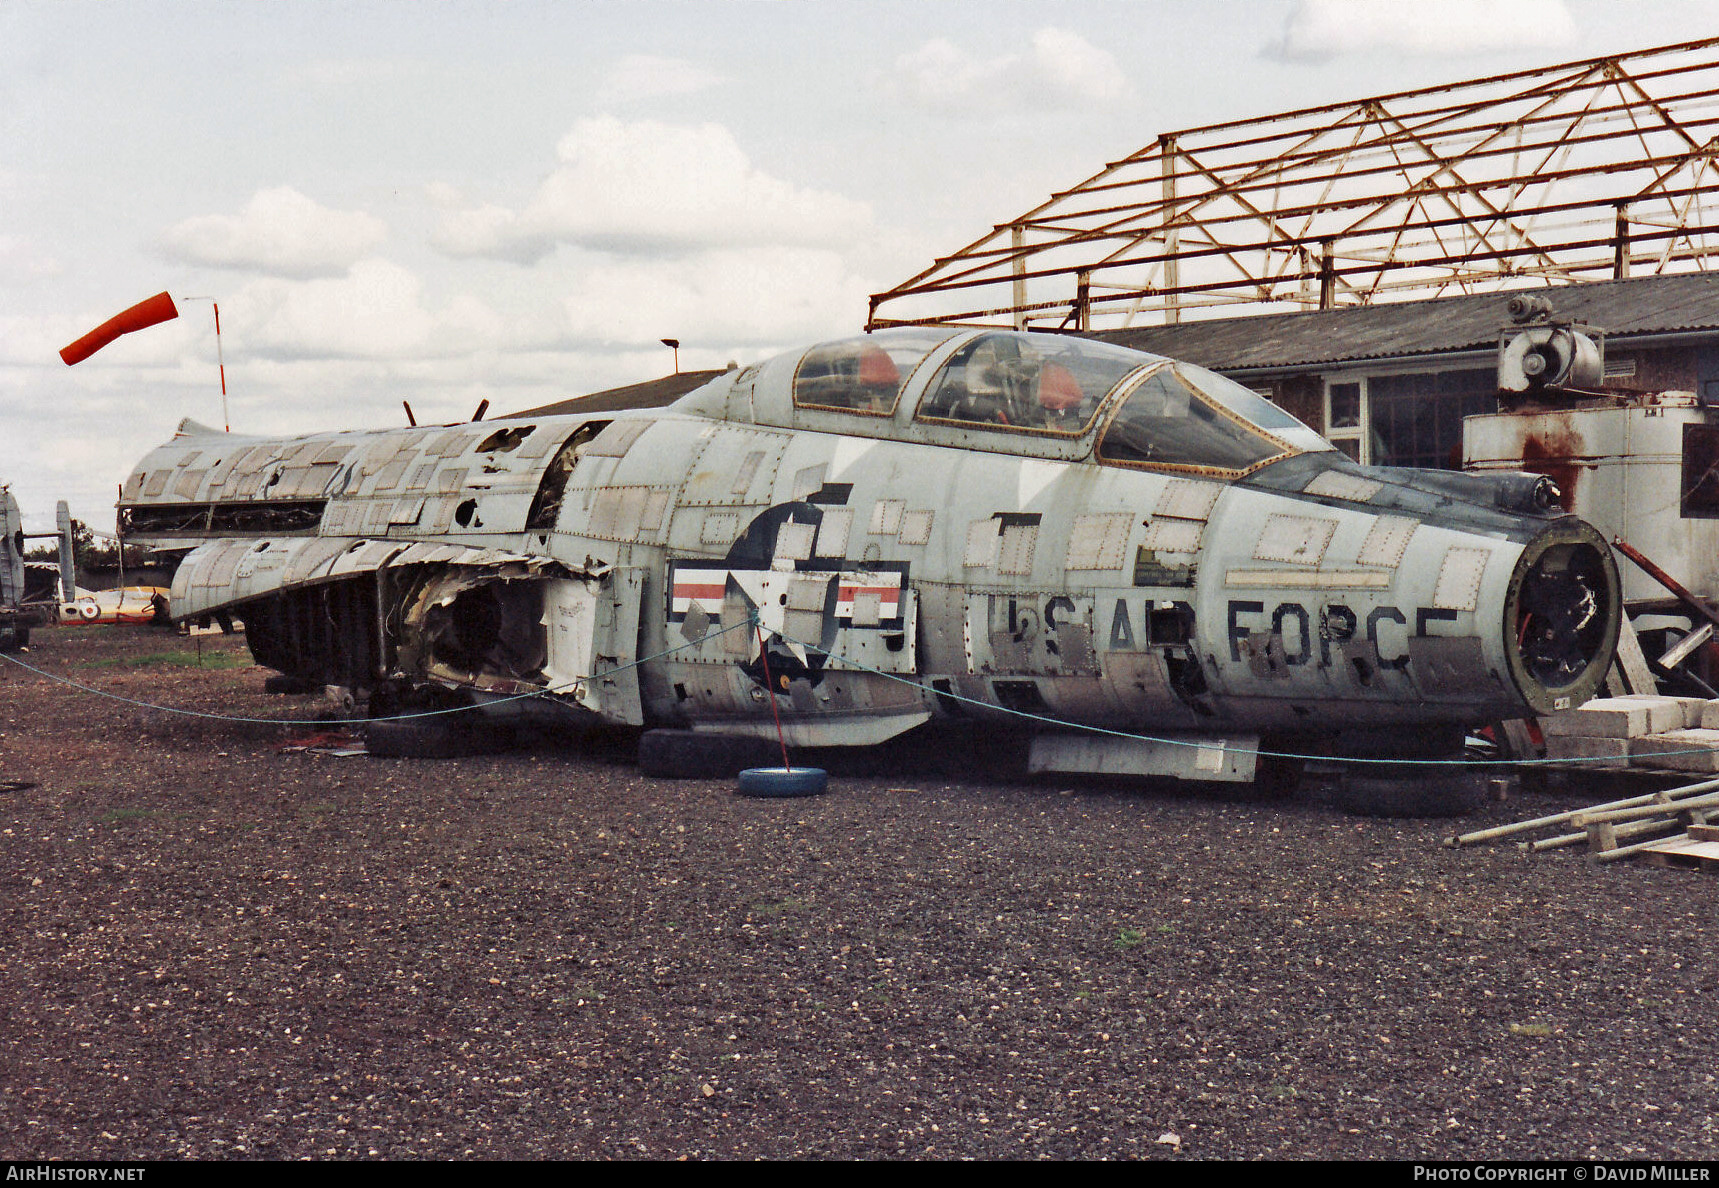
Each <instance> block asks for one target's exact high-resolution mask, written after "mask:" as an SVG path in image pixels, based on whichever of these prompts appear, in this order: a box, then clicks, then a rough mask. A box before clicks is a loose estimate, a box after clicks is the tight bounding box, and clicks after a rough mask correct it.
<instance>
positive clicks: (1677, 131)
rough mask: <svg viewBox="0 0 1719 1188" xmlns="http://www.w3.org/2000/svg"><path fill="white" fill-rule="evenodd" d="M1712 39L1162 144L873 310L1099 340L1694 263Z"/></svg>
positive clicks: (1712, 120)
mask: <svg viewBox="0 0 1719 1188" xmlns="http://www.w3.org/2000/svg"><path fill="white" fill-rule="evenodd" d="M1716 153H1719V38H1706V39H1703V40H1700V41H1690V42H1684V43H1681V44H1678V45H1670V46H1662V47H1659V48H1655V49H1647V50H1640V51H1636V52H1632V53H1624V54H1615V55H1608V56H1605V57H1598V58H1588V59H1584V60H1582V61H1578V62H1567V63H1564V64H1562V65H1557V66H1548V67H1542V68H1539V69H1534V70H1523V71H1516V72H1514V73H1510V74H1499V75H1493V76H1491V77H1487V78H1479V79H1473V80H1470V81H1467V82H1460V83H1452V84H1447V85H1444V86H1437V87H1427V88H1424V89H1420V90H1413V91H1400V92H1396V93H1394V94H1389V95H1380V96H1376V97H1373V98H1369V99H1362V100H1359V101H1354V102H1347V103H1336V104H1328V105H1325V106H1321V107H1309V108H1303V109H1301V110H1298V111H1289V112H1283V113H1280V114H1277V115H1269V116H1261V117H1256V118H1253V119H1246V120H1239V121H1235V122H1233V123H1224V124H1212V125H1207V126H1205V127H1200V128H1190V129H1186V130H1184V131H1180V132H1168V133H1165V134H1163V135H1161V136H1159V137H1158V138H1157V139H1156V140H1155V141H1154V142H1153V143H1152V144H1150V145H1149V146H1147V147H1146V148H1143V149H1141V150H1140V151H1139V152H1136V153H1134V154H1132V155H1130V156H1128V157H1125V158H1123V159H1121V160H1119V161H1115V162H1113V163H1111V164H1109V165H1106V166H1105V167H1104V169H1102V170H1101V171H1100V172H1098V173H1097V174H1094V175H1093V176H1092V177H1090V178H1088V179H1086V180H1085V181H1083V182H1081V183H1080V184H1079V185H1077V186H1075V187H1073V188H1072V189H1069V190H1064V191H1060V192H1058V193H1056V194H1053V195H1052V196H1051V197H1050V199H1049V200H1048V201H1046V202H1044V203H1042V204H1041V205H1039V206H1037V207H1035V208H1033V209H1032V210H1029V211H1027V212H1026V213H1025V214H1023V215H1020V216H1019V217H1017V218H1014V219H1011V220H1009V221H1008V222H1006V223H1002V224H999V225H998V226H996V227H995V228H993V229H992V231H991V232H990V233H989V234H987V235H985V236H983V237H982V238H980V239H978V240H975V241H974V242H973V243H971V244H969V245H967V246H966V247H964V248H962V249H961V250H960V251H958V252H956V253H954V254H953V255H950V256H946V257H943V258H940V259H938V260H937V261H936V262H934V263H933V264H932V265H931V267H929V268H927V269H925V270H924V271H923V272H921V273H919V274H918V275H917V276H914V277H912V278H911V279H909V280H907V281H904V282H903V283H901V284H899V285H897V286H895V287H894V288H892V289H889V290H887V291H885V292H882V293H877V294H874V295H873V296H872V298H871V310H870V316H869V318H868V321H867V329H878V328H882V327H887V326H902V325H942V326H951V327H956V326H1008V325H1012V326H1015V327H1016V328H1027V327H1029V326H1031V327H1034V328H1039V329H1053V328H1057V329H1068V330H1098V329H1119V328H1124V327H1128V326H1132V325H1150V324H1174V323H1177V322H1180V321H1182V320H1183V318H1184V317H1192V318H1199V317H1201V316H1207V317H1209V316H1221V315H1234V314H1246V313H1270V312H1285V311H1289V310H1304V309H1330V308H1335V307H1342V306H1354V305H1366V304H1372V303H1376V302H1384V301H1391V300H1398V299H1404V298H1407V297H1435V296H1445V295H1453V294H1459V293H1462V294H1466V293H1475V292H1484V291H1490V290H1503V289H1510V288H1515V287H1520V286H1524V285H1531V284H1532V285H1543V284H1546V283H1548V282H1550V283H1553V284H1558V283H1568V282H1574V281H1580V280H1591V279H1601V278H1605V279H1616V278H1623V277H1628V276H1630V275H1632V273H1633V274H1634V275H1638V276H1641V275H1652V274H1659V273H1669V272H1680V271H1692V270H1704V269H1705V268H1706V261H1707V259H1708V256H1709V254H1710V253H1712V252H1713V251H1714V249H1715V247H1719V217H1716V216H1715V215H1714V213H1712V212H1710V211H1709V210H1708V209H1707V208H1708V206H1709V204H1710V203H1711V202H1712V201H1713V199H1712V198H1710V197H1709V195H1708V193H1707V192H1708V191H1709V190H1713V191H1715V194H1719V164H1716V162H1715V160H1714V156H1715V154H1716Z"/></svg>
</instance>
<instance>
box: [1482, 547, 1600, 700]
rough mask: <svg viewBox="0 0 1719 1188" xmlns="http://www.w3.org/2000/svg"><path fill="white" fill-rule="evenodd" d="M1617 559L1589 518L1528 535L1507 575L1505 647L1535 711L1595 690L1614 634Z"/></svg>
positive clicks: (1582, 697) (1512, 669)
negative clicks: (1526, 541)
mask: <svg viewBox="0 0 1719 1188" xmlns="http://www.w3.org/2000/svg"><path fill="white" fill-rule="evenodd" d="M1620 607H1621V594H1620V591H1619V587H1618V569H1617V562H1616V561H1615V560H1614V559H1613V558H1612V551H1611V548H1610V546H1608V545H1607V544H1606V541H1605V538H1604V537H1603V536H1601V535H1600V534H1599V533H1598V532H1597V531H1595V530H1594V528H1593V527H1592V526H1590V525H1589V524H1587V523H1586V522H1584V521H1582V520H1578V519H1577V518H1576V517H1574V516H1566V517H1564V518H1562V519H1559V520H1557V521H1555V522H1554V523H1553V524H1551V525H1550V526H1549V527H1548V528H1547V529H1546V530H1545V531H1544V532H1542V533H1540V535H1538V536H1536V537H1535V538H1534V539H1533V540H1531V541H1529V542H1528V545H1527V547H1526V548H1524V549H1523V550H1522V555H1521V556H1520V557H1519V558H1517V561H1516V569H1515V572H1513V573H1512V574H1511V575H1510V589H1509V592H1508V594H1507V595H1506V597H1505V603H1504V624H1503V626H1504V653H1505V655H1506V656H1507V657H1508V659H1509V663H1510V675H1511V677H1512V678H1513V679H1514V680H1515V682H1516V687H1517V689H1518V690H1519V691H1520V692H1521V694H1522V697H1523V699H1524V700H1525V701H1527V703H1528V704H1529V706H1531V707H1532V708H1533V709H1534V711H1535V712H1536V713H1541V714H1549V713H1555V712H1557V711H1558V710H1564V709H1570V708H1572V707H1574V706H1577V705H1580V704H1581V703H1582V702H1584V701H1586V700H1587V699H1588V698H1590V697H1592V696H1593V695H1594V694H1595V693H1596V692H1598V691H1599V688H1600V684H1601V682H1603V681H1604V680H1605V677H1606V671H1607V670H1608V669H1609V668H1610V667H1611V663H1612V655H1613V653H1614V652H1615V651H1616V649H1617V642H1618V611H1619V609H1620Z"/></svg>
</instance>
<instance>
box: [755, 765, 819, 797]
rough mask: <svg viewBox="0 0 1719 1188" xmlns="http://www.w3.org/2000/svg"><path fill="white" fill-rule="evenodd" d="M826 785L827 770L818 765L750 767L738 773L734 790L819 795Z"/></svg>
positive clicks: (781, 794) (779, 794) (786, 794)
mask: <svg viewBox="0 0 1719 1188" xmlns="http://www.w3.org/2000/svg"><path fill="white" fill-rule="evenodd" d="M829 786H830V777H829V773H828V772H826V771H825V770H824V769H823V768H821V767H749V768H747V769H746V770H745V771H743V772H741V773H740V776H739V779H738V780H737V782H736V783H735V785H734V791H735V792H737V793H738V794H740V795H741V796H763V797H771V798H781V799H786V798H787V797H790V796H819V795H822V794H823V793H824V792H826V791H828V790H829Z"/></svg>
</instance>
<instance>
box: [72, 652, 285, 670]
mask: <svg viewBox="0 0 1719 1188" xmlns="http://www.w3.org/2000/svg"><path fill="white" fill-rule="evenodd" d="M250 663H251V662H250V660H249V659H248V658H246V657H243V656H235V655H232V654H231V653H228V652H203V653H197V652H184V651H179V652H149V653H146V654H145V655H142V656H107V657H104V658H102V659H100V660H82V661H79V662H78V664H77V667H78V668H161V667H173V668H248V667H250Z"/></svg>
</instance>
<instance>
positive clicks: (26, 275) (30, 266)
mask: <svg viewBox="0 0 1719 1188" xmlns="http://www.w3.org/2000/svg"><path fill="white" fill-rule="evenodd" d="M64 271H65V269H64V267H63V266H62V265H61V264H60V262H59V261H58V260H56V259H55V258H54V257H53V256H51V255H49V254H48V253H47V252H45V251H43V250H42V249H41V248H40V247H38V246H36V245H35V244H33V243H30V242H28V241H27V240H24V239H20V238H19V237H18V236H16V235H0V281H4V282H5V283H7V284H10V285H27V284H30V283H31V282H32V281H39V280H46V279H47V278H48V277H51V276H59V275H60V273H62V272H64Z"/></svg>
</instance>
